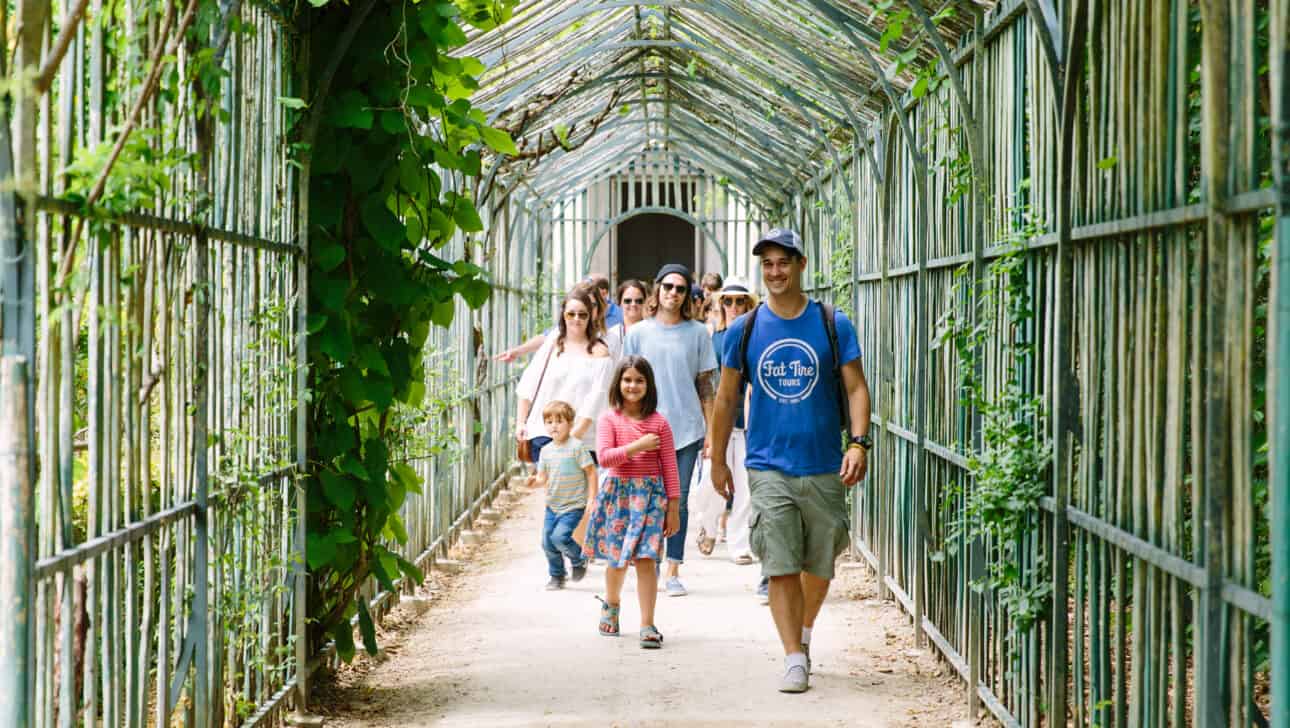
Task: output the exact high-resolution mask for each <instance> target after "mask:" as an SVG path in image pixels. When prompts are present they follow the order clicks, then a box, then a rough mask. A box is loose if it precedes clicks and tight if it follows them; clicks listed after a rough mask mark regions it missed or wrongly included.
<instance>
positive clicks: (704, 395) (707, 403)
mask: <svg viewBox="0 0 1290 728" xmlns="http://www.w3.org/2000/svg"><path fill="white" fill-rule="evenodd" d="M717 377H718V373H717V370H716V369H709V370H708V371H706V372H699V376H698V377H696V378H695V380H694V388H695V389H696V390H698V392H699V404H700V406H702V407H703V428H704V430H705V431H706V430H707V429H708V426H709V424H710V423H711V422H712V400H713V399H714V398H715V397H716V396H717ZM703 456H704V457H709V456H710V453H709V451H708V443H706V442H705V443H704V447H703Z"/></svg>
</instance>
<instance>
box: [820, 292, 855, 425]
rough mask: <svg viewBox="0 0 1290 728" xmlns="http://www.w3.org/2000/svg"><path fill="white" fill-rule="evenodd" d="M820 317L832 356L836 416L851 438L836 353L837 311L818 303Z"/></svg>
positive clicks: (840, 363)
mask: <svg viewBox="0 0 1290 728" xmlns="http://www.w3.org/2000/svg"><path fill="white" fill-rule="evenodd" d="M819 304H820V315H821V316H823V317H824V333H825V335H826V336H827V337H828V339H829V353H830V354H832V355H833V384H834V386H835V387H836V389H837V398H838V414H840V415H841V416H842V428H843V430H845V431H846V434H847V437H850V436H851V406H850V405H851V403H850V402H849V401H848V400H847V387H846V385H845V384H843V383H842V362H841V361H840V360H841V356H839V354H838V352H839V349H841V347H840V346H838V321H837V309H835V308H834V307H833V304H831V303H825V302H824V301H820V302H819Z"/></svg>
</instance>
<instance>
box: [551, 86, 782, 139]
mask: <svg viewBox="0 0 1290 728" xmlns="http://www.w3.org/2000/svg"><path fill="white" fill-rule="evenodd" d="M666 77H667V74H664V73H658V72H648V73H644V74H640V73H629V74H622V75H618V76H609V77H605V78H598V79H595V80H593V81H589V82H587V83H585V84H583V85H581V86H579V87H578V88H577V89H574V90H573V91H571V92H570V93H569V94H568V95H567V96H566V98H569V97H572V96H575V95H579V94H582V93H585V92H587V91H589V90H590V89H592V88H594V87H596V86H601V85H608V84H611V83H620V82H631V81H635V80H651V79H664V78H666ZM692 83H697V84H699V85H702V86H705V87H707V88H710V89H714V90H717V91H720V92H722V93H724V94H725V95H726V96H727V97H729V98H730V99H731V100H733V101H737V102H739V103H743V104H747V105H748V106H749V107H751V106H752V103H751V102H752V99H750V98H748V97H746V96H744V95H743V92H742V91H740V90H739V89H738V88H736V87H734V86H731V85H728V84H725V83H722V82H721V81H720V80H719V79H715V78H711V77H709V76H706V75H702V76H695V77H693V78H685V79H674V81H673V87H672V88H673V90H684V92H685V94H686V95H687V96H688V97H689V100H691V101H693V100H694V99H697V98H698V97H695V96H694V95H693V94H692V93H691V92H690V91H689V89H688V88H687V85H688V84H692ZM758 99H759V100H763V101H768V102H769V101H770V98H769V97H758ZM703 103H706V104H708V105H709V108H711V109H713V110H714V115H715V111H717V110H721V109H719V108H718V107H716V105H715V104H713V103H712V102H708V101H704V102H703ZM558 106H559V105H558V104H554V105H552V106H549V107H547V108H545V109H542V110H541V111H539V112H538V113H537V114H534V115H533V116H530V117H529V121H533V120H535V119H539V118H541V117H542V116H544V115H546V114H550V113H554V112H555V110H556V109H557V108H558ZM722 111H724V110H722ZM597 113H598V112H597ZM590 116H592V114H584V115H583V116H582V117H578V118H576V119H575V120H574V122H573V123H575V124H576V123H577V122H579V121H581V120H582V119H583V118H589V117H590ZM753 116H756V118H761V117H760V116H759V115H753ZM771 121H772V122H773V123H774V126H775V127H776V128H777V129H779V130H780V131H783V132H784V133H785V134H797V133H800V130H797V129H793V128H790V127H788V126H787V125H786V124H785V123H784V122H783V121H782V120H780V117H778V116H775V117H773V118H772V119H771ZM570 126H572V124H571V125H570ZM755 130H756V132H757V136H760V137H764V138H765V139H766V140H769V141H771V142H774V143H775V144H777V145H779V146H785V147H786V146H789V145H788V144H787V143H786V142H785V141H784V140H781V139H778V138H774V137H771V136H769V135H768V134H767V132H766V131H765V130H763V128H762V127H761V126H758V127H756V128H755Z"/></svg>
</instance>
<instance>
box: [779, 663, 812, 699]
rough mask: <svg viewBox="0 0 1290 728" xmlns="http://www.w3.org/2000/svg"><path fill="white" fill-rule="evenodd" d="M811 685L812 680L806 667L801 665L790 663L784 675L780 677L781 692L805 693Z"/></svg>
mask: <svg viewBox="0 0 1290 728" xmlns="http://www.w3.org/2000/svg"><path fill="white" fill-rule="evenodd" d="M810 686H811V680H810V678H809V677H808V676H807V673H806V668H805V667H802V666H801V665H789V666H788V669H787V670H785V671H784V677H782V678H780V679H779V691H780V692H781V693H804V692H806V689H807V688H809V687H810Z"/></svg>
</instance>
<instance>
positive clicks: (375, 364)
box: [358, 341, 390, 377]
mask: <svg viewBox="0 0 1290 728" xmlns="http://www.w3.org/2000/svg"><path fill="white" fill-rule="evenodd" d="M358 363H359V364H360V365H361V366H362V367H363V368H364V369H366V370H368V371H369V372H377V373H378V374H381V375H383V376H386V377H388V376H390V367H389V366H387V365H386V363H385V357H383V356H381V350H380V349H378V348H376V345H375V344H373V343H372V342H370V341H367V342H364V343H363V345H362V346H360V347H359V349H358Z"/></svg>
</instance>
